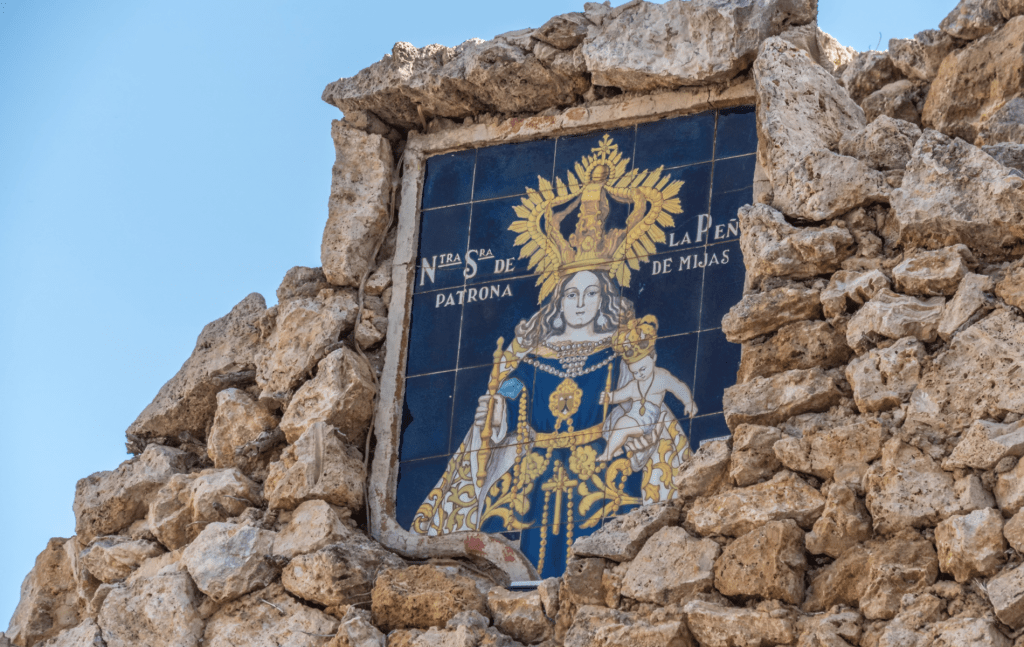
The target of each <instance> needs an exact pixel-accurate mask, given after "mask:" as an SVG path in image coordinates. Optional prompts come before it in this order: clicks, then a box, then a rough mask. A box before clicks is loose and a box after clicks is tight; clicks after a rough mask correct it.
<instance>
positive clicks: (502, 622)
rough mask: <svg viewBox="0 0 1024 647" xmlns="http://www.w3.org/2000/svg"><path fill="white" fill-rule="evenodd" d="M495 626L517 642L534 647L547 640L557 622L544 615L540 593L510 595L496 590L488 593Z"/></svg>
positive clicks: (511, 592)
mask: <svg viewBox="0 0 1024 647" xmlns="http://www.w3.org/2000/svg"><path fill="white" fill-rule="evenodd" d="M487 606H488V607H489V608H490V610H491V617H492V618H494V626H495V627H496V628H497V629H498V630H499V631H501V632H502V633H503V634H505V635H507V636H510V637H512V639H514V640H518V641H519V642H521V643H523V644H526V645H531V644H536V643H539V642H543V641H544V640H547V639H548V638H549V637H550V636H551V632H552V630H553V629H554V622H553V620H552V619H551V618H549V617H548V616H546V615H545V614H544V606H543V605H542V604H541V600H540V593H539V592H538V591H535V590H534V591H509V590H508V589H506V588H505V587H503V586H496V587H494V588H493V589H491V590H490V591H488V592H487Z"/></svg>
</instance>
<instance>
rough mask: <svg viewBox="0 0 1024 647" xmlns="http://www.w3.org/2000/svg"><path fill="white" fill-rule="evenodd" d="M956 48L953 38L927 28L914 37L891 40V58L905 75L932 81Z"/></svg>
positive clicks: (918, 79) (919, 79) (942, 32)
mask: <svg viewBox="0 0 1024 647" xmlns="http://www.w3.org/2000/svg"><path fill="white" fill-rule="evenodd" d="M955 48H956V43H955V41H954V40H953V38H952V37H951V36H950V35H949V34H947V33H946V32H944V31H940V30H938V29H926V30H925V31H922V32H920V33H918V34H916V35H915V36H914V37H913V38H905V39H903V38H893V39H891V40H890V41H889V58H890V59H892V63H893V65H895V66H896V67H897V68H898V69H899V71H900V72H902V73H903V75H904V76H906V77H907V78H910V79H914V80H917V81H931V80H932V79H934V78H935V75H937V74H938V73H939V65H941V64H942V59H944V58H946V55H947V54H949V53H950V52H951V51H953V50H954V49H955Z"/></svg>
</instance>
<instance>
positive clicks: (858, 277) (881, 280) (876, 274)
mask: <svg viewBox="0 0 1024 647" xmlns="http://www.w3.org/2000/svg"><path fill="white" fill-rule="evenodd" d="M889 285H890V283H889V278H888V277H886V275H885V274H882V272H881V271H880V270H868V271H866V272H857V271H850V270H840V271H838V272H836V273H835V274H833V275H832V278H831V279H829V282H828V286H827V287H826V288H825V289H824V290H822V292H821V297H820V298H821V307H822V311H823V312H824V313H825V316H826V317H827V318H828V319H830V320H832V319H835V318H837V317H839V316H841V315H842V314H843V313H845V312H846V311H847V310H848V309H849V308H850V306H851V305H858V306H859V305H863V304H865V303H867V302H868V301H869V300H870V299H871V298H872V297H874V296H875V295H876V294H878V293H879V292H881V291H882V290H883V289H886V288H888V287H889Z"/></svg>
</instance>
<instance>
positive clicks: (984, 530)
mask: <svg viewBox="0 0 1024 647" xmlns="http://www.w3.org/2000/svg"><path fill="white" fill-rule="evenodd" d="M935 547H936V548H937V549H938V554H939V569H940V570H941V571H942V572H943V573H949V574H950V575H952V576H953V577H954V578H956V581H957V582H961V583H963V582H968V581H970V580H971V578H974V577H989V576H991V575H995V574H996V573H998V572H999V567H1000V566H1002V565H1003V562H1004V561H1006V540H1005V539H1004V538H1003V515H1002V514H1000V512H999V511H998V510H994V509H992V508H988V509H986V510H975V511H974V512H972V513H970V514H964V515H956V516H954V517H950V518H949V519H946V520H945V521H943V522H941V523H939V525H937V526H936V527H935Z"/></svg>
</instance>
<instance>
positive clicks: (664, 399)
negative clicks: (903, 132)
mask: <svg viewBox="0 0 1024 647" xmlns="http://www.w3.org/2000/svg"><path fill="white" fill-rule="evenodd" d="M756 147H757V133H756V124H755V120H754V112H753V109H752V108H750V107H740V108H732V109H729V110H720V111H710V112H705V113H702V114H698V115H691V116H686V117H678V118H672V119H663V120H659V121H653V122H649V123H646V124H640V125H638V126H634V127H630V128H622V129H616V130H610V131H600V132H593V133H587V134H584V135H576V136H571V137H570V136H566V137H557V138H552V139H544V140H537V141H532V142H525V143H521V144H505V145H500V146H493V147H489V148H481V149H478V150H470V151H462V152H458V153H452V154H446V155H438V156H435V157H431V158H429V159H428V160H427V164H426V175H425V180H424V188H423V195H422V199H421V203H420V207H421V212H420V217H421V223H420V230H421V234H420V241H419V258H418V260H417V274H416V284H415V287H414V295H413V302H412V312H411V330H410V348H409V354H408V363H407V366H406V383H405V387H406V396H405V403H404V406H403V416H402V427H401V433H402V436H401V446H400V449H399V458H400V463H399V476H398V495H397V496H398V501H397V502H396V510H397V517H398V522H399V523H400V524H401V525H402V526H403V527H405V528H408V529H409V530H411V531H412V532H414V533H419V534H423V535H438V534H445V533H451V532H459V531H465V530H482V531H485V532H495V533H502V534H503V535H504V536H506V537H507V538H509V539H510V540H511V541H514V542H516V543H517V545H518V546H519V548H520V549H521V550H522V551H523V553H524V554H525V555H527V557H529V558H530V559H531V560H532V561H533V562H534V564H535V565H536V566H537V568H538V571H539V572H540V573H541V575H542V577H550V576H553V575H559V574H560V573H561V572H562V570H563V569H564V568H565V562H566V558H567V552H568V548H569V547H570V546H571V545H572V542H573V541H575V540H576V539H578V538H579V537H582V536H585V535H588V534H590V533H592V532H594V531H596V530H597V529H598V528H600V527H601V525H602V524H603V523H604V522H605V520H606V519H610V518H612V517H615V516H618V515H621V514H624V513H626V512H628V511H629V510H632V509H634V508H636V507H637V506H641V505H645V504H648V503H652V502H656V501H663V500H667V499H670V498H672V497H673V496H674V495H675V486H674V484H673V483H672V477H673V475H674V474H675V473H677V472H678V470H679V469H680V468H681V467H682V466H683V465H684V464H685V463H686V461H688V460H689V459H690V457H691V456H692V453H693V451H695V450H696V449H697V448H698V447H699V446H700V444H701V443H702V442H705V441H707V440H710V439H713V438H718V437H721V436H724V435H727V434H728V433H729V430H728V428H727V427H726V425H725V422H724V418H723V415H722V393H723V391H724V389H725V388H727V387H728V386H730V385H732V384H733V383H734V382H735V379H736V370H737V368H738V365H739V346H737V345H735V344H730V343H729V342H728V341H726V339H725V336H724V335H723V334H722V331H721V319H722V316H723V315H724V314H725V313H726V312H727V311H728V310H729V308H730V307H732V306H733V305H734V304H735V303H736V302H737V301H739V299H740V297H741V296H742V290H743V281H744V266H743V258H742V253H741V250H740V247H739V226H738V221H737V218H736V211H737V209H738V208H739V207H740V206H742V205H744V204H748V203H749V202H750V201H751V199H752V191H753V173H754V153H755V150H756Z"/></svg>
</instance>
